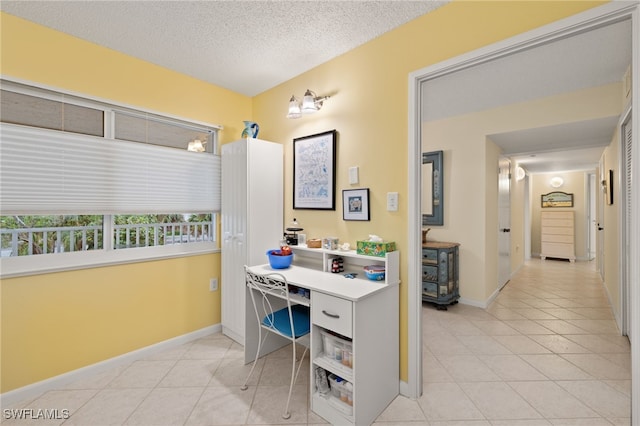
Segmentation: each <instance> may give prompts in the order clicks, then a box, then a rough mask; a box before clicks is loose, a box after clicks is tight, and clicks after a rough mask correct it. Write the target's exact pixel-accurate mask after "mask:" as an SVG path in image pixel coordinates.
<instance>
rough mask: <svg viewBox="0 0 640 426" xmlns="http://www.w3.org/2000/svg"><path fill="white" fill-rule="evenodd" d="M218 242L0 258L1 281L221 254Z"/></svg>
mask: <svg viewBox="0 0 640 426" xmlns="http://www.w3.org/2000/svg"><path fill="white" fill-rule="evenodd" d="M218 252H220V248H219V247H218V246H217V243H215V242H206V243H190V244H174V245H170V246H158V247H141V248H130V249H122V250H110V251H104V250H96V251H85V252H75V253H59V254H46V255H36V256H22V257H5V258H0V278H2V279H5V278H14V277H23V276H29V275H39V274H48V273H52V272H62V271H73V270H77V269H88V268H97V267H102V266H110V265H119V264H126V263H137V262H147V261H150V260H159V259H171V258H177V257H186V256H198V255H202V254H208V253H218Z"/></svg>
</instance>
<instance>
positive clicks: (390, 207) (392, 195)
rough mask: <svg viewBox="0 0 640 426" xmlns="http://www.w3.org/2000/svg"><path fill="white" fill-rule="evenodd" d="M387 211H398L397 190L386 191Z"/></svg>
mask: <svg viewBox="0 0 640 426" xmlns="http://www.w3.org/2000/svg"><path fill="white" fill-rule="evenodd" d="M387 211H390V212H397V211H398V193H397V192H387Z"/></svg>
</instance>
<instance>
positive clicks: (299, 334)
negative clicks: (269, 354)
mask: <svg viewBox="0 0 640 426" xmlns="http://www.w3.org/2000/svg"><path fill="white" fill-rule="evenodd" d="M245 274H246V281H247V287H249V290H250V291H249V293H250V294H251V301H252V302H253V308H254V311H255V314H256V319H257V320H258V324H259V327H258V351H257V353H256V358H255V360H254V361H253V365H252V366H251V370H250V371H249V375H248V376H247V379H246V380H245V382H244V385H242V387H241V389H242V390H246V389H247V383H248V382H249V379H250V378H251V374H253V370H254V369H255V367H256V364H257V362H258V358H259V357H260V349H261V347H262V345H263V344H264V342H265V340H266V338H267V336H268V335H269V333H275V334H277V335H278V336H281V337H283V338H285V339H287V340H289V341H291V346H292V347H293V359H292V362H291V383H290V385H289V396H288V398H287V405H286V406H285V409H284V413H283V414H282V417H283V418H285V419H288V418H289V417H291V413H290V412H289V403H290V402H291V393H292V391H293V385H294V383H295V381H296V379H297V377H298V373H300V367H301V366H302V362H303V360H304V357H305V355H306V353H307V350H308V345H305V350H304V352H303V353H302V357H301V358H300V363H299V365H298V368H297V369H296V346H297V343H299V340H300V339H303V338H305V336H307V335H308V334H309V332H310V330H311V321H310V319H309V306H305V305H301V304H297V303H295V302H292V300H291V298H290V295H289V285H288V283H287V279H286V278H285V277H284V275H282V274H279V273H275V272H274V273H269V274H256V273H253V272H251V271H249V270H248V268H247V267H246V266H245ZM274 298H277V299H280V300H284V301H286V307H284V308H281V309H276V310H274V308H273V307H272V303H273V302H274V301H275V299H274ZM262 330H266V331H267V332H268V333H264V336H263V333H262Z"/></svg>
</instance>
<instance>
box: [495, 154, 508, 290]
mask: <svg viewBox="0 0 640 426" xmlns="http://www.w3.org/2000/svg"><path fill="white" fill-rule="evenodd" d="M510 190H511V161H510V160H509V159H508V158H501V159H500V161H499V162H498V291H500V290H502V287H504V286H505V285H506V284H507V282H508V281H509V278H510V277H511V196H510Z"/></svg>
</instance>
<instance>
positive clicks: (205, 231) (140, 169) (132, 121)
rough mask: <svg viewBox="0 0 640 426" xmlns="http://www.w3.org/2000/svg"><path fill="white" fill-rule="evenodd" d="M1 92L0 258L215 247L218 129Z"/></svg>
mask: <svg viewBox="0 0 640 426" xmlns="http://www.w3.org/2000/svg"><path fill="white" fill-rule="evenodd" d="M1 83H2V90H1V92H0V95H1V104H0V122H1V123H0V217H1V218H2V224H1V225H2V226H1V229H0V234H1V243H2V245H1V247H0V249H1V256H2V257H8V256H24V255H33V254H50V253H61V252H67V251H85V250H96V249H101V250H102V249H107V250H109V249H121V248H132V247H148V246H158V245H160V246H163V245H173V244H184V243H191V242H210V243H213V242H215V241H216V235H215V229H216V226H215V223H216V213H217V212H218V211H219V210H220V194H221V193H220V179H221V176H220V168H221V165H220V157H219V156H218V155H217V147H216V144H217V130H218V129H219V126H215V125H203V124H202V123H193V122H189V121H188V120H182V119H176V118H173V117H164V116H161V115H158V114H155V113H149V112H145V111H133V110H131V109H128V108H121V107H119V106H117V105H111V104H107V103H101V102H97V101H94V100H90V99H82V98H79V97H77V96H69V95H65V94H61V93H56V92H52V91H47V90H43V89H40V88H31V87H28V86H24V85H21V84H15V83H12V82H6V81H2V82H1ZM194 140H197V141H198V142H199V144H200V145H199V146H201V147H202V149H200V150H199V151H200V152H191V151H189V150H187V148H188V147H189V146H190V142H193V141H194ZM78 217H82V218H84V219H82V220H81V221H80V222H81V223H82V224H78V221H76V220H75V218H78ZM114 218H115V219H114ZM43 229H46V231H45V230H43ZM105 236H106V237H105Z"/></svg>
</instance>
